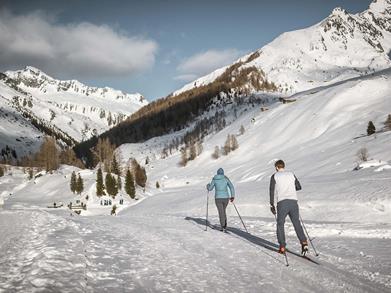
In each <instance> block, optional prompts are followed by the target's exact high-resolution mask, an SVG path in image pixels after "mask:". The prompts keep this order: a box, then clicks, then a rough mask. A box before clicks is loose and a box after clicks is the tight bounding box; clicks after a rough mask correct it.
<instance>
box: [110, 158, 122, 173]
mask: <svg viewBox="0 0 391 293" xmlns="http://www.w3.org/2000/svg"><path fill="white" fill-rule="evenodd" d="M119 169H120V168H119V164H118V161H117V156H116V155H114V156H113V161H112V162H111V172H112V173H113V174H115V175H120V173H121V172H120V170H119Z"/></svg>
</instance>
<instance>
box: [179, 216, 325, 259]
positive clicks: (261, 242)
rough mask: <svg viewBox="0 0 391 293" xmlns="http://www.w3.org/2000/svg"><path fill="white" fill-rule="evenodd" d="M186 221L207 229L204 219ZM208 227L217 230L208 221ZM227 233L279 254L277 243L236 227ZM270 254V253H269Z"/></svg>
mask: <svg viewBox="0 0 391 293" xmlns="http://www.w3.org/2000/svg"><path fill="white" fill-rule="evenodd" d="M185 220H187V221H191V222H193V223H196V224H198V225H200V226H202V227H206V220H205V219H203V218H193V217H185ZM208 227H209V228H212V229H216V226H214V225H212V224H211V223H210V222H209V221H208ZM227 231H228V232H229V233H232V234H234V235H236V236H238V237H240V238H243V239H244V240H247V241H249V242H250V243H252V244H254V245H257V246H260V247H263V248H266V249H267V250H270V251H273V252H278V247H279V246H278V244H276V243H273V242H270V241H268V240H266V239H263V238H261V237H258V236H255V235H252V234H250V233H247V232H246V231H243V230H241V229H238V228H235V227H228V228H227ZM288 252H289V253H291V254H293V255H295V256H298V257H301V255H300V254H299V253H297V252H294V251H291V250H288ZM267 254H268V253H267ZM268 255H269V256H271V257H273V258H274V259H276V260H277V261H279V262H281V261H280V260H279V259H277V258H276V257H275V256H273V255H270V254H268ZM308 260H309V261H310V262H312V263H314V264H317V265H319V263H318V262H317V261H314V260H312V259H309V258H308Z"/></svg>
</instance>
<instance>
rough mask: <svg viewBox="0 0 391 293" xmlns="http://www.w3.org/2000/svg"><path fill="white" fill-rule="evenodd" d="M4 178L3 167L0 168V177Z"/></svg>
mask: <svg viewBox="0 0 391 293" xmlns="http://www.w3.org/2000/svg"><path fill="white" fill-rule="evenodd" d="M3 176H4V169H3V167H1V166H0V177H3Z"/></svg>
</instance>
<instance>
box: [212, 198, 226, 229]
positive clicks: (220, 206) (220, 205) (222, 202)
mask: <svg viewBox="0 0 391 293" xmlns="http://www.w3.org/2000/svg"><path fill="white" fill-rule="evenodd" d="M215 202H216V207H217V211H218V212H219V218H220V226H221V227H222V228H225V227H226V226H227V215H226V213H225V209H226V208H227V205H228V198H216V200H215Z"/></svg>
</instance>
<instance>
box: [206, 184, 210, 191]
mask: <svg viewBox="0 0 391 293" xmlns="http://www.w3.org/2000/svg"><path fill="white" fill-rule="evenodd" d="M206 189H207V190H208V191H209V189H210V183H208V184H206Z"/></svg>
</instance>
